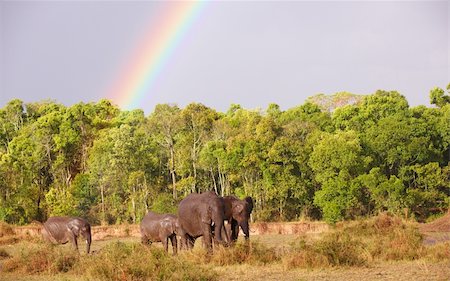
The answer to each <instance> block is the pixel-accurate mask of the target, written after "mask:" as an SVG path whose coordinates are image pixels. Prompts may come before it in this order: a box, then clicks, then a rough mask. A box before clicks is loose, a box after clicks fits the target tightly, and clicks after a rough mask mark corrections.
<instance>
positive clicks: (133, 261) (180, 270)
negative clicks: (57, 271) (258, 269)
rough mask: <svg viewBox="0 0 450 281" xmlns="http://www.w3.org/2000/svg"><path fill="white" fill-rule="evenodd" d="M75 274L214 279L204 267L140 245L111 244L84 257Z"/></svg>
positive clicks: (113, 277) (100, 277)
mask: <svg viewBox="0 0 450 281" xmlns="http://www.w3.org/2000/svg"><path fill="white" fill-rule="evenodd" d="M75 272H78V273H80V274H84V275H85V276H88V277H89V278H90V279H95V280H215V279H217V278H216V274H215V273H214V272H213V271H212V270H211V269H209V268H207V267H205V266H197V265H194V264H193V263H191V262H189V261H187V260H186V259H183V258H180V257H177V256H175V257H174V256H171V255H168V254H167V253H166V252H165V251H164V250H163V249H159V248H154V247H144V246H142V245H141V244H139V243H123V242H114V243H110V244H108V245H107V246H105V247H104V248H103V249H102V250H101V251H100V252H97V253H96V254H94V255H90V256H86V257H85V258H83V259H82V260H81V261H80V263H79V264H78V265H77V267H76V269H75Z"/></svg>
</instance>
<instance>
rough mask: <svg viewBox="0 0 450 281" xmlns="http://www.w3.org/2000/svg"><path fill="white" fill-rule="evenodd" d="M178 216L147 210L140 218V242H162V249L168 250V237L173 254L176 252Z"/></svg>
mask: <svg viewBox="0 0 450 281" xmlns="http://www.w3.org/2000/svg"><path fill="white" fill-rule="evenodd" d="M178 229H179V224H178V218H177V216H175V215H172V214H157V213H154V212H148V213H147V214H146V215H145V217H144V218H143V219H142V222H141V225H140V230H141V242H142V243H143V244H148V242H149V241H150V243H151V242H162V244H163V246H164V250H166V252H168V250H169V249H168V243H169V239H170V241H171V243H172V249H173V254H174V255H176V254H177V233H178Z"/></svg>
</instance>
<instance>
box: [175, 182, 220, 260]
mask: <svg viewBox="0 0 450 281" xmlns="http://www.w3.org/2000/svg"><path fill="white" fill-rule="evenodd" d="M224 219H225V213H224V205H223V201H222V200H221V199H220V198H219V196H217V194H215V193H214V192H212V191H208V192H204V193H201V194H198V193H191V194H189V195H188V196H186V198H184V199H183V200H181V202H180V204H179V206H178V221H179V223H180V237H181V246H182V247H183V248H186V249H192V247H193V246H194V242H195V240H196V239H197V238H198V237H200V236H203V245H204V247H205V248H206V249H207V250H208V251H211V250H212V239H213V234H212V230H213V229H214V232H215V233H216V235H215V240H216V241H217V242H218V243H219V244H223V245H226V244H227V239H226V238H225V239H223V237H222V235H223V233H226V232H225V231H224V223H223V222H224Z"/></svg>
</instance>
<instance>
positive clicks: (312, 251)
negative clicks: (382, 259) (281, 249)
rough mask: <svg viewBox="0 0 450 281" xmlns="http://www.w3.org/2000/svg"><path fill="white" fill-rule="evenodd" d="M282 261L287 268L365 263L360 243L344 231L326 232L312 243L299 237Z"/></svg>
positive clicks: (360, 264)
mask: <svg viewBox="0 0 450 281" xmlns="http://www.w3.org/2000/svg"><path fill="white" fill-rule="evenodd" d="M282 261H283V264H284V266H285V267H286V268H288V269H290V268H295V267H299V268H311V267H329V266H363V265H366V264H367V259H366V255H365V253H364V250H363V245H362V243H361V242H360V241H358V240H356V239H354V238H353V237H351V236H350V235H349V234H348V233H345V232H331V233H327V234H326V235H325V236H324V237H323V238H322V239H321V240H318V241H315V242H314V243H308V242H307V241H306V240H305V239H300V241H299V242H297V243H295V244H294V245H292V250H291V252H290V253H287V254H286V255H284V257H283V259H282Z"/></svg>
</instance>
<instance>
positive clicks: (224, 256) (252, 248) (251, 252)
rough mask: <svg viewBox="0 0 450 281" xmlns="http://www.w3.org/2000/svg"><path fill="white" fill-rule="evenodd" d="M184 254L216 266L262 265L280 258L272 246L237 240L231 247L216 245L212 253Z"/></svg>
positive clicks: (196, 252)
mask: <svg viewBox="0 0 450 281" xmlns="http://www.w3.org/2000/svg"><path fill="white" fill-rule="evenodd" d="M183 254H184V255H193V256H194V258H193V260H197V261H199V262H201V263H207V264H213V265H216V266H222V265H233V264H243V263H246V264H251V265H264V264H268V263H273V262H277V261H279V260H280V258H281V257H280V254H279V253H278V252H277V251H276V249H274V248H270V247H267V246H266V245H264V244H262V243H260V242H259V241H253V240H252V241H239V242H238V243H236V244H234V245H233V246H232V247H222V246H219V247H216V248H215V249H214V253H213V254H212V255H205V251H201V250H197V251H192V252H191V253H183Z"/></svg>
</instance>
